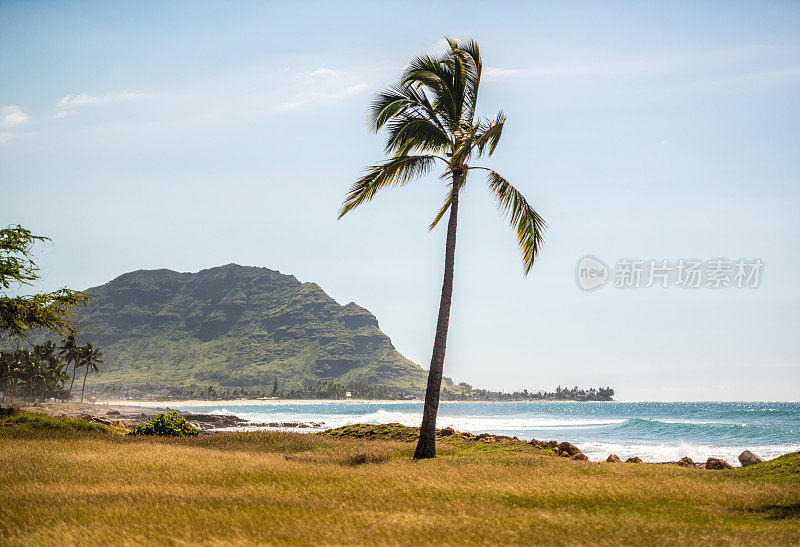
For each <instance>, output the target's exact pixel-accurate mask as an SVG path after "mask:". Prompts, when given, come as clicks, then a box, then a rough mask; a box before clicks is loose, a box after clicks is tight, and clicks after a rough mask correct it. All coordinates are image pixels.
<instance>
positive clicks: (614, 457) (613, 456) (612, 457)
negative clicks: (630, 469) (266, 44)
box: [606, 454, 622, 463]
mask: <svg viewBox="0 0 800 547" xmlns="http://www.w3.org/2000/svg"><path fill="white" fill-rule="evenodd" d="M621 461H622V460H621V459H619V456H617V455H616V454H609V455H608V458H606V463H620V462H621Z"/></svg>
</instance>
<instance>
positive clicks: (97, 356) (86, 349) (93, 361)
mask: <svg viewBox="0 0 800 547" xmlns="http://www.w3.org/2000/svg"><path fill="white" fill-rule="evenodd" d="M79 359H80V363H81V364H80V366H83V367H86V372H84V373H83V387H81V402H83V392H84V390H85V389H86V377H87V376H89V370H91V371H92V372H93V373H98V372H100V370H99V369H98V368H97V365H102V364H103V354H102V352H101V351H100V350H99V349H97V348H95V347H93V346H92V343H91V342H88V343H87V344H86V345H85V346H83V347H82V348H80V357H79Z"/></svg>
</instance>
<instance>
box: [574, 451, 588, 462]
mask: <svg viewBox="0 0 800 547" xmlns="http://www.w3.org/2000/svg"><path fill="white" fill-rule="evenodd" d="M570 457H571V458H572V459H573V460H582V461H588V460H589V457H588V456H587V455H586V454H584V453H583V452H578V453H577V454H573V455H572V456H570Z"/></svg>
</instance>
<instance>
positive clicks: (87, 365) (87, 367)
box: [81, 363, 89, 402]
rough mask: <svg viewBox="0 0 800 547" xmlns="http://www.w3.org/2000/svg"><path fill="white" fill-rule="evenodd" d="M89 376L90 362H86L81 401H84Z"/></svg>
mask: <svg viewBox="0 0 800 547" xmlns="http://www.w3.org/2000/svg"><path fill="white" fill-rule="evenodd" d="M87 376H89V363H86V373H85V374H84V375H83V387H82V388H81V402H83V391H84V390H85V389H86V377H87Z"/></svg>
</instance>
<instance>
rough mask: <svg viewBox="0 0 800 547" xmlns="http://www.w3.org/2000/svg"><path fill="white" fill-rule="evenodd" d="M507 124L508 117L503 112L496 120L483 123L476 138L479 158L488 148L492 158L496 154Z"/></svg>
mask: <svg viewBox="0 0 800 547" xmlns="http://www.w3.org/2000/svg"><path fill="white" fill-rule="evenodd" d="M505 123H506V115H505V114H503V111H502V110H501V111H500V112H498V113H497V115H496V116H495V117H494V118H491V119H487V120H484V121H483V122H481V124H480V125H479V126H478V131H477V134H476V136H475V146H476V147H477V149H478V156H482V155H483V153H484V151H486V149H487V148H488V150H489V155H490V156H491V155H492V154H493V153H494V149H495V148H497V143H498V142H500V137H501V135H502V134H503V126H504V125H505Z"/></svg>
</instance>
